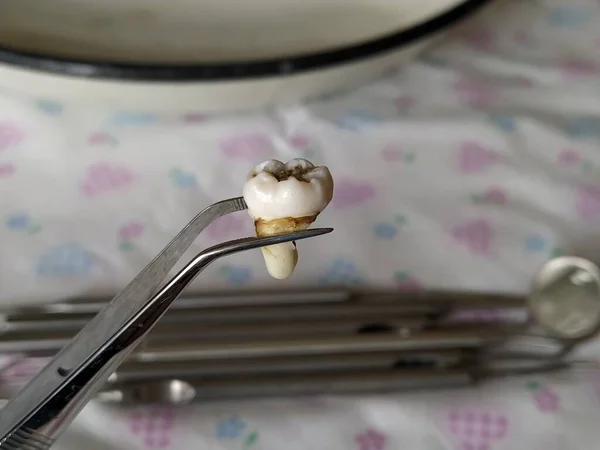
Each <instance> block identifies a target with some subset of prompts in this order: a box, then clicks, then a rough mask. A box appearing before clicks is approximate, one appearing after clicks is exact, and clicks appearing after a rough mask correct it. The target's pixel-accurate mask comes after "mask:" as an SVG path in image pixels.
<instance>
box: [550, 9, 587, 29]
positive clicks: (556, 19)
mask: <svg viewBox="0 0 600 450" xmlns="http://www.w3.org/2000/svg"><path fill="white" fill-rule="evenodd" d="M548 20H549V22H550V24H551V25H553V26H555V27H565V28H580V27H582V26H584V25H586V24H587V23H588V22H589V20H590V17H589V14H588V13H587V12H586V11H584V10H583V9H580V8H577V7H573V6H556V7H554V8H552V10H551V11H550V15H549V18H548Z"/></svg>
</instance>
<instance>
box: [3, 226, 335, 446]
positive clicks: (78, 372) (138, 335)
mask: <svg viewBox="0 0 600 450" xmlns="http://www.w3.org/2000/svg"><path fill="white" fill-rule="evenodd" d="M331 231H332V229H311V230H304V231H299V232H296V233H290V234H286V235H281V236H272V237H267V238H254V237H252V238H244V239H238V240H235V241H229V242H226V243H223V244H219V245H216V246H214V247H211V248H209V249H207V250H205V251H203V252H202V253H200V254H198V255H197V256H196V257H195V258H194V259H193V260H192V261H191V262H190V263H189V264H188V265H187V266H186V267H184V268H183V269H182V270H181V271H180V272H179V273H178V274H177V275H176V276H175V277H173V278H172V279H171V280H170V281H169V282H168V283H167V284H166V285H165V286H164V287H163V288H162V289H161V290H160V291H159V292H158V293H157V294H155V295H154V296H153V297H152V298H151V299H150V300H149V301H147V303H146V305H145V306H144V307H143V308H142V310H141V311H140V312H138V313H137V314H135V315H134V316H133V317H131V318H130V319H129V320H128V321H127V322H126V324H125V326H124V327H123V329H122V330H121V331H120V332H119V333H117V334H115V335H114V336H112V337H110V336H108V337H107V338H106V339H105V344H104V345H103V346H102V347H101V348H100V350H99V351H97V352H95V353H93V354H92V355H90V357H89V359H88V360H87V361H86V362H85V363H84V364H82V365H81V366H80V367H78V368H75V369H68V368H63V367H59V369H58V375H59V376H61V377H63V378H64V380H65V381H64V383H62V384H61V385H60V387H59V389H58V390H57V391H56V392H54V393H52V394H51V395H50V396H49V397H47V398H45V399H44V400H43V401H42V402H40V403H39V404H38V405H26V407H28V408H30V409H31V410H30V412H29V414H27V415H26V416H25V417H20V418H19V419H21V420H20V421H19V423H18V424H17V425H16V427H11V428H12V429H11V428H9V430H8V431H7V432H4V433H3V434H2V436H3V438H2V439H1V440H0V449H1V450H5V449H10V450H13V449H21V448H24V449H29V448H32V449H35V450H45V449H47V448H49V447H50V446H51V445H52V443H53V442H54V440H56V439H57V438H58V437H59V436H60V435H61V434H62V432H63V431H64V430H65V428H66V427H67V426H68V425H70V423H71V422H72V421H73V419H74V418H75V417H76V415H77V414H78V413H79V412H80V411H81V409H83V407H84V406H85V405H86V404H87V403H88V402H89V401H90V400H91V398H92V397H93V396H94V395H95V394H96V393H97V392H98V391H99V390H100V388H101V387H102V386H103V385H104V383H105V382H106V380H108V378H109V376H110V375H111V374H112V373H113V372H114V371H115V370H116V368H117V367H118V366H119V365H120V364H121V363H122V362H123V360H124V359H125V358H126V357H127V356H128V355H129V354H130V353H131V351H132V350H133V349H134V348H135V347H136V346H137V345H138V344H139V343H140V341H141V339H142V338H143V337H144V336H146V335H147V334H148V332H149V331H150V330H151V329H152V327H153V326H154V324H155V323H156V322H157V321H158V320H159V319H160V318H161V317H162V315H163V314H164V313H165V312H166V311H167V309H168V308H169V306H170V305H171V303H172V302H173V301H174V300H175V299H176V298H177V297H178V296H179V295H180V294H181V292H182V291H183V289H184V288H185V287H186V286H187V285H188V284H189V283H190V282H191V281H192V280H193V279H194V278H195V277H196V276H197V275H198V274H199V273H200V272H201V271H202V270H204V269H205V268H206V267H207V266H208V265H209V264H210V263H212V262H214V261H215V260H217V259H219V258H221V257H223V256H226V255H229V254H233V253H238V252H241V251H246V250H251V249H254V248H259V247H264V246H267V245H273V244H279V243H283V242H290V241H296V240H301V239H306V238H310V237H315V236H319V235H322V234H325V233H329V232H331ZM109 307H110V305H109ZM82 333H85V329H84V331H83V332H82ZM80 336H81V334H80ZM83 336H85V334H83ZM76 339H77V338H76ZM35 381H36V379H34V380H33V381H32V384H34V383H35ZM34 386H35V384H34ZM42 388H43V386H42ZM19 397H20V396H19V394H17V396H16V397H15V398H14V399H13V400H12V401H11V402H10V403H9V404H8V405H6V406H5V408H4V409H3V410H1V411H0V427H2V426H4V424H5V423H6V422H4V421H3V417H5V416H7V417H9V418H10V417H14V416H15V413H16V414H21V415H22V414H23V406H22V405H20V404H19V403H20V398H19ZM27 445H29V446H30V447H27ZM41 445H44V446H43V447H41Z"/></svg>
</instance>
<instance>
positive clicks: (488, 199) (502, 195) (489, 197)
mask: <svg viewBox="0 0 600 450" xmlns="http://www.w3.org/2000/svg"><path fill="white" fill-rule="evenodd" d="M507 197H508V196H507V195H506V192H505V191H504V189H502V188H499V187H491V188H489V189H488V190H487V191H485V192H484V193H483V195H475V196H473V201H474V202H476V203H480V202H483V203H489V204H493V205H504V204H506V202H507Z"/></svg>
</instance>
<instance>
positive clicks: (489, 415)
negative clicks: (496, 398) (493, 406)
mask: <svg viewBox="0 0 600 450" xmlns="http://www.w3.org/2000/svg"><path fill="white" fill-rule="evenodd" d="M448 421H449V425H450V432H451V433H452V434H453V435H454V437H455V438H457V439H458V440H459V442H460V443H461V449H462V450H490V449H491V448H492V444H493V443H494V442H496V441H500V440H502V439H504V438H505V437H506V434H507V431H508V419H507V418H506V416H504V415H503V414H499V413H493V412H488V411H478V410H471V409H456V410H454V411H451V412H450V414H449V417H448Z"/></svg>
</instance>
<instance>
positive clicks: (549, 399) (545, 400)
mask: <svg viewBox="0 0 600 450" xmlns="http://www.w3.org/2000/svg"><path fill="white" fill-rule="evenodd" d="M527 388H528V389H529V390H530V391H531V392H532V394H533V402H534V404H535V406H536V407H537V409H539V410H540V411H542V412H550V413H551V412H556V411H558V409H559V407H560V399H559V397H558V395H556V393H555V392H554V391H552V390H551V389H550V388H548V387H545V386H541V385H540V384H539V383H536V382H533V383H529V384H528V385H527Z"/></svg>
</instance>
